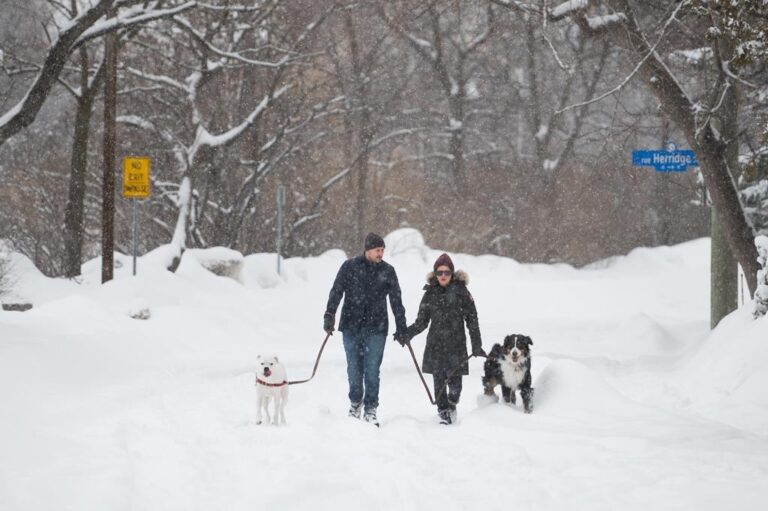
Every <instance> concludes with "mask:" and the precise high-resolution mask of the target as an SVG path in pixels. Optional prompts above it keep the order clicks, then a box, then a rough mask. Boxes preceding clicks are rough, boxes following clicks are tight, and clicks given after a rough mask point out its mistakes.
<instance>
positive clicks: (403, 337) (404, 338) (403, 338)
mask: <svg viewBox="0 0 768 511" xmlns="http://www.w3.org/2000/svg"><path fill="white" fill-rule="evenodd" d="M393 337H394V338H395V340H396V341H397V342H399V343H400V346H403V347H405V345H406V344H408V341H410V340H411V339H410V338H409V337H408V334H405V333H402V332H395V335H394V336H393Z"/></svg>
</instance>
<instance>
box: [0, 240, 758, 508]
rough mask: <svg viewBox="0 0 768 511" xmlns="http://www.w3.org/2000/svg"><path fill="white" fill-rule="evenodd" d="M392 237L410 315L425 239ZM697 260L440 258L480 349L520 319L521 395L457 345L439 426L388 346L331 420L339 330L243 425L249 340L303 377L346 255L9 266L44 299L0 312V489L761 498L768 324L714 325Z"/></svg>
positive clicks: (20, 502)
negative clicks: (411, 242)
mask: <svg viewBox="0 0 768 511" xmlns="http://www.w3.org/2000/svg"><path fill="white" fill-rule="evenodd" d="M396 245H397V244H396V243H388V247H392V248H391V249H389V248H388V253H387V254H386V255H385V258H386V259H387V260H388V261H390V262H391V263H392V264H394V265H395V267H396V269H397V271H398V275H399V277H400V282H401V286H402V288H403V293H404V301H405V305H406V311H407V315H408V319H409V321H412V320H413V319H414V318H415V313H416V310H417V306H418V303H419V300H420V298H421V286H422V284H423V279H424V274H425V273H426V271H427V270H428V269H429V268H430V266H431V262H432V261H433V260H434V258H435V256H436V255H438V254H439V252H435V251H431V250H429V249H426V248H419V247H415V248H414V247H412V246H411V247H410V248H408V249H405V248H403V247H400V249H398V247H397V246H396ZM707 257H708V242H707V241H706V240H699V241H695V242H691V243H686V244H684V245H680V246H676V247H671V248H665V247H663V248H657V249H652V250H646V249H641V250H636V251H633V252H632V253H631V254H630V255H629V256H627V257H622V258H617V259H615V260H612V261H605V262H603V263H602V264H601V265H599V266H594V267H591V268H587V269H582V270H574V269H573V268H571V267H568V266H543V265H520V264H518V263H516V262H514V261H511V260H508V259H503V258H498V257H492V256H481V257H475V256H462V255H457V256H455V257H454V261H455V262H456V265H457V267H460V268H463V269H465V270H466V271H468V272H469V274H470V276H471V282H470V290H471V291H472V293H473V295H474V297H475V300H476V303H477V305H478V310H479V315H480V325H481V330H482V332H483V337H484V345H485V347H486V349H488V348H490V346H491V345H492V344H493V343H494V342H499V341H500V340H501V339H502V338H503V336H504V335H505V334H508V333H527V334H529V335H531V336H532V338H533V339H534V346H533V349H534V359H533V373H534V374H533V376H534V383H535V386H536V410H535V412H534V413H533V414H532V415H525V414H523V413H521V411H520V409H518V408H510V407H507V406H504V405H501V404H498V403H487V402H485V401H483V400H482V399H481V398H480V394H481V390H480V377H481V373H482V363H481V361H478V360H472V363H471V368H470V376H469V377H467V378H465V379H464V393H463V395H462V401H461V403H460V405H459V419H460V422H459V424H457V425H455V426H452V427H444V426H439V425H438V424H437V420H436V416H435V413H434V410H433V409H432V407H431V406H430V405H429V402H428V400H427V397H426V393H425V392H424V389H423V388H422V386H421V382H420V380H419V379H418V376H417V374H416V372H415V370H414V368H413V364H412V362H411V360H410V357H409V356H408V353H407V351H406V350H404V349H402V348H401V347H400V346H399V345H397V344H396V343H394V342H390V343H389V345H388V346H387V350H386V352H385V359H384V364H383V367H382V388H381V396H380V397H381V406H380V411H379V415H380V419H381V421H382V427H381V428H380V429H376V428H373V427H371V426H369V425H367V424H365V423H362V422H359V421H355V420H353V419H349V418H347V417H346V408H347V404H348V402H347V399H346V376H345V364H344V355H343V349H342V347H341V342H340V336H339V335H338V334H337V335H335V336H334V337H332V338H331V340H330V341H329V344H328V346H327V348H326V351H325V354H324V355H323V359H322V361H321V364H320V368H319V371H318V374H317V376H316V377H315V379H314V380H312V382H310V383H308V384H305V385H297V386H293V387H291V396H290V399H289V403H288V407H287V410H286V415H287V418H288V425H287V426H284V427H272V426H256V425H255V424H254V419H255V406H254V403H255V389H254V387H253V377H254V373H253V368H254V361H255V357H256V355H257V354H259V353H264V354H266V353H275V354H278V355H279V356H280V358H281V361H283V362H284V363H285V364H286V366H287V367H288V371H289V378H291V379H300V378H305V377H308V376H309V374H310V373H311V369H312V365H313V363H314V359H315V355H316V353H317V349H318V348H319V346H320V342H321V341H322V339H323V334H322V332H321V324H322V312H323V309H324V306H325V301H326V299H327V292H328V289H329V287H330V283H331V281H332V279H333V277H334V275H335V272H336V269H337V268H338V266H339V265H340V264H341V262H342V261H343V254H342V253H341V252H338V251H332V252H329V253H326V254H324V255H323V256H321V257H318V258H311V259H296V260H289V261H286V265H285V266H286V268H287V271H286V276H285V279H284V280H282V281H280V282H279V283H278V279H277V278H276V276H274V275H272V274H271V273H270V271H271V270H269V268H271V266H272V263H273V259H272V258H270V257H269V256H266V255H264V256H251V257H248V258H246V263H245V264H246V266H245V268H246V269H245V271H244V273H243V275H242V280H243V281H244V283H245V285H242V284H240V283H237V282H235V281H233V280H231V279H227V278H222V277H215V276H213V275H211V274H208V273H207V272H206V271H204V270H202V269H201V268H200V267H199V266H198V265H197V264H196V263H195V262H194V261H193V260H191V259H190V260H188V261H185V263H184V264H182V267H181V268H180V270H179V272H178V273H177V274H175V275H172V274H168V273H165V272H162V271H157V270H153V269H152V268H151V265H150V264H149V261H147V263H146V264H145V266H150V267H149V268H147V269H146V270H145V271H144V273H143V274H142V275H141V276H140V277H139V278H135V279H132V278H125V277H123V278H119V279H118V280H117V281H115V282H112V283H110V284H108V285H106V286H103V287H102V286H97V285H95V284H89V283H88V282H86V283H84V284H82V285H81V286H75V285H73V284H69V283H61V282H57V281H49V280H46V279H43V278H42V277H39V276H34V275H33V272H32V271H31V270H29V269H25V267H24V265H23V264H18V265H17V268H18V269H19V271H20V273H21V274H22V277H21V278H20V280H19V288H20V289H21V290H22V292H25V291H26V294H27V296H29V297H31V298H35V301H36V303H38V304H39V305H37V306H36V307H35V308H34V309H33V310H32V311H29V312H26V313H0V407H1V408H0V409H2V410H3V418H2V420H0V459H2V460H3V461H2V463H0V509H3V510H5V509H8V510H43V509H45V510H48V509H57V510H64V509H72V510H78V511H82V510H91V509H92V510H104V509H110V510H121V509H125V510H134V509H153V510H155V509H163V510H175V509H179V510H182V509H183V510H190V509H200V510H209V509H228V510H240V509H249V510H252V509H262V508H277V509H313V510H316V509H355V508H358V507H360V506H364V508H367V509H466V508H468V507H471V508H478V509H536V510H539V509H569V510H574V509H591V510H600V509H612V510H614V509H622V510H628V509H643V510H647V509H697V510H704V509H722V508H723V507H725V506H727V507H728V508H731V509H739V510H747V509H755V510H756V509H762V506H764V500H765V497H766V496H768V491H767V490H766V488H768V428H766V426H767V425H768V398H766V394H768V393H766V392H765V390H764V389H765V388H766V387H765V385H766V384H768V376H766V375H764V374H761V373H763V372H764V371H761V367H764V366H765V364H766V362H768V349H766V348H764V347H763V346H762V344H766V343H765V342H764V341H765V339H768V323H766V320H764V319H763V320H760V321H752V320H751V319H749V312H748V310H746V309H745V310H742V311H739V312H737V313H735V314H734V315H732V316H730V317H729V318H727V319H726V321H725V322H724V324H723V325H722V326H721V327H719V328H718V330H717V331H716V332H715V333H714V334H713V335H709V332H708V321H707V314H708V289H707V275H708V273H707V272H708V267H707ZM25 272H26V273H25ZM275 284H277V285H275ZM265 285H266V286H270V287H262V286H265ZM144 307H146V308H148V309H149V310H150V311H151V313H152V317H151V319H150V320H148V321H140V320H135V319H131V318H130V317H129V312H132V311H135V310H138V309H140V308H144ZM760 340H762V341H763V342H760ZM423 342H424V335H423V334H422V336H420V337H417V338H416V339H415V340H414V341H413V344H414V346H415V348H416V349H417V352H420V351H421V348H422V347H423Z"/></svg>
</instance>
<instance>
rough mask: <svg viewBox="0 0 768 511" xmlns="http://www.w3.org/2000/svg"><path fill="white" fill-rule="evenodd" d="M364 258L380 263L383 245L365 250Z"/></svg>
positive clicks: (382, 257)
mask: <svg viewBox="0 0 768 511" xmlns="http://www.w3.org/2000/svg"><path fill="white" fill-rule="evenodd" d="M365 258H366V259H368V260H369V261H370V262H372V263H380V262H381V260H382V259H384V247H376V248H372V249H369V250H366V251H365Z"/></svg>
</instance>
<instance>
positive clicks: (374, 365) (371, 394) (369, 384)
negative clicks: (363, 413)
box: [342, 332, 387, 410]
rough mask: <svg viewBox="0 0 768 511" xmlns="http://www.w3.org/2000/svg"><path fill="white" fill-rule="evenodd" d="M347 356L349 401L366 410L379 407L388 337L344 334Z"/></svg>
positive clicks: (358, 333)
mask: <svg viewBox="0 0 768 511" xmlns="http://www.w3.org/2000/svg"><path fill="white" fill-rule="evenodd" d="M342 334H343V338H344V351H345V352H346V354H347V379H348V380H349V401H350V402H351V403H360V402H362V403H363V406H365V409H366V410H371V409H375V408H376V407H378V406H379V368H380V367H381V361H382V359H383V358H384V343H385V341H386V339H387V336H386V335H381V334H364V333H360V332H342Z"/></svg>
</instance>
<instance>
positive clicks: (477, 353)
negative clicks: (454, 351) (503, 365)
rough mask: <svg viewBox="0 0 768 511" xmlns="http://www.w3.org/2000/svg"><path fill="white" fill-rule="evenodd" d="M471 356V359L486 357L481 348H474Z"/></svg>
mask: <svg viewBox="0 0 768 511" xmlns="http://www.w3.org/2000/svg"><path fill="white" fill-rule="evenodd" d="M472 356H473V357H487V356H488V354H487V353H486V352H485V350H484V349H483V347H482V346H481V347H479V348H475V349H473V350H472Z"/></svg>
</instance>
